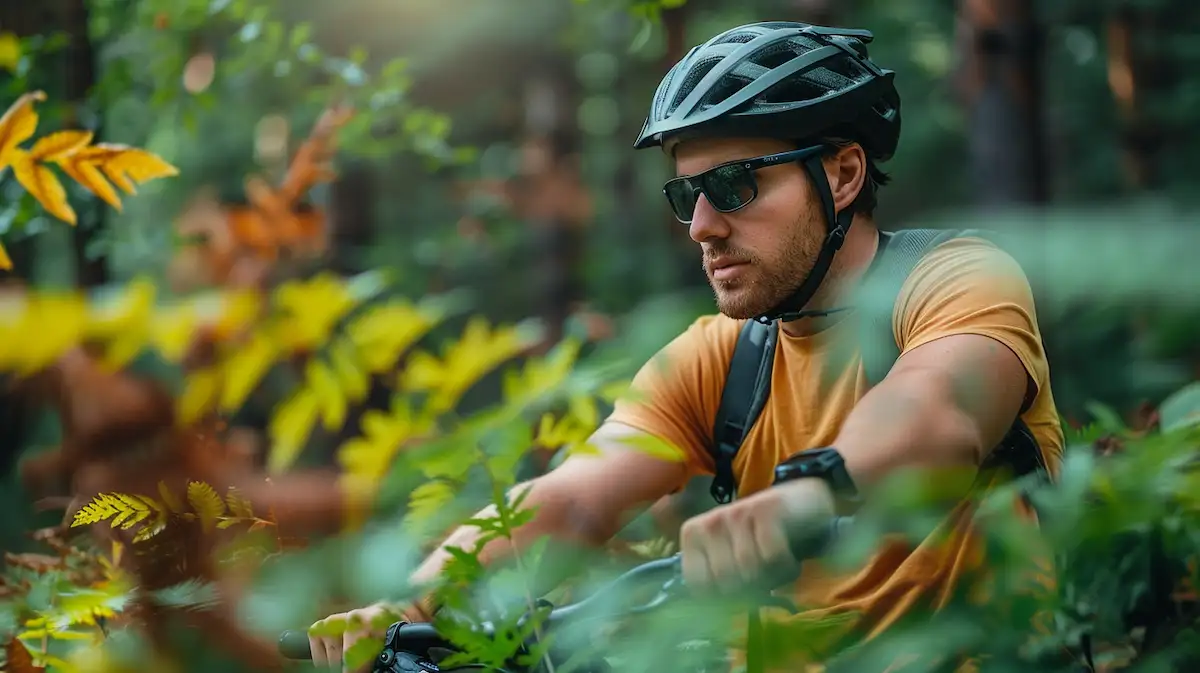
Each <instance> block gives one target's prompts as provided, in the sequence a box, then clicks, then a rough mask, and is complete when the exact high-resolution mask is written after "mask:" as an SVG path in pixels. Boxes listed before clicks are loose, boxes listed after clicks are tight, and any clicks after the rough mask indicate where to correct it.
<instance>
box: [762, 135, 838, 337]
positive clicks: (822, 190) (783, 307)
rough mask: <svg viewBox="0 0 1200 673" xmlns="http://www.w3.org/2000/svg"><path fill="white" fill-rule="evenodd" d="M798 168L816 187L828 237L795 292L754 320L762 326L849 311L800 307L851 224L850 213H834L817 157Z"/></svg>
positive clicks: (808, 298) (821, 278)
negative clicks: (776, 321)
mask: <svg viewBox="0 0 1200 673" xmlns="http://www.w3.org/2000/svg"><path fill="white" fill-rule="evenodd" d="M802 165H803V166H804V170H805V172H807V173H808V176H809V178H810V179H811V180H812V181H813V186H814V187H816V190H817V196H819V197H820V198H821V210H822V211H823V213H824V215H825V229H826V231H827V232H828V233H827V234H826V235H825V242H824V243H823V244H822V245H821V250H820V252H818V253H817V259H816V262H814V263H813V268H812V270H811V271H809V272H808V277H806V278H805V279H804V282H802V283H801V284H800V287H798V288H796V291H795V292H793V293H792V294H791V296H789V297H788V298H787V299H784V300H783V301H782V302H780V303H779V305H778V306H776V307H775V308H773V309H771V310H770V311H768V312H767V313H765V314H763V315H761V316H758V317H757V318H755V320H757V321H758V322H761V323H764V324H770V323H771V322H773V321H775V320H782V321H783V322H789V321H791V320H799V319H801V318H819V317H823V316H827V315H830V314H832V313H838V312H840V311H846V310H848V309H849V307H846V308H832V309H813V310H805V309H804V305H805V304H807V303H808V302H809V301H811V300H812V298H813V295H815V294H816V293H817V290H818V289H820V287H821V283H822V282H824V281H825V276H826V275H827V274H828V273H829V266H830V265H831V264H832V263H833V255H834V254H835V253H836V252H837V251H838V250H840V249H841V247H842V244H843V243H845V242H846V234H847V233H848V232H849V231H850V224H851V223H852V222H853V221H854V213H853V212H851V211H849V210H843V211H842V212H840V213H838V212H836V211H835V210H834V206H833V190H832V189H831V188H830V187H829V179H828V178H827V177H825V167H824V165H823V164H822V163H821V157H820V156H814V157H811V158H809V159H806V160H805V161H804V163H803V164H802Z"/></svg>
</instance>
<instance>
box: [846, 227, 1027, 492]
mask: <svg viewBox="0 0 1200 673" xmlns="http://www.w3.org/2000/svg"><path fill="white" fill-rule="evenodd" d="M880 234H881V238H880V241H879V245H880V249H879V252H878V253H877V254H876V261H875V263H874V264H873V265H872V269H871V271H870V272H869V273H868V276H869V277H868V278H867V279H866V282H864V284H863V285H864V292H863V295H862V297H861V298H860V300H859V306H860V308H861V310H862V311H863V313H862V316H861V318H860V320H861V334H860V336H861V347H862V362H863V370H864V373H865V374H866V378H867V384H868V386H870V387H874V386H875V385H877V384H878V383H879V382H880V381H882V380H883V378H884V377H885V376H887V373H888V371H890V370H891V368H892V365H894V364H895V363H896V360H897V359H898V358H899V357H900V346H899V344H897V343H896V336H895V332H893V330H892V313H893V311H894V307H895V305H896V300H897V299H898V298H899V296H900V290H901V288H902V287H903V286H904V282H905V280H907V279H908V275H909V274H910V273H912V270H913V269H914V268H915V267H916V265H917V263H918V262H919V261H921V258H922V257H924V256H925V255H926V254H927V253H928V252H929V251H930V250H933V249H934V248H936V247H937V246H939V245H941V244H942V243H945V242H946V241H948V240H951V239H954V238H965V237H978V238H984V239H988V240H995V238H996V235H995V233H993V232H989V231H982V230H976V229H958V230H940V229H905V230H901V231H896V232H880ZM999 466H1007V467H1009V468H1010V469H1011V470H1012V471H1013V474H1014V476H1015V477H1022V476H1025V475H1028V474H1034V473H1039V474H1040V475H1041V476H1042V477H1048V476H1049V469H1048V468H1047V466H1046V462H1045V458H1044V457H1043V456H1042V452H1041V450H1040V449H1039V447H1038V443H1037V439H1036V438H1035V437H1034V436H1033V432H1032V431H1031V430H1030V429H1029V427H1028V426H1027V425H1026V424H1025V421H1024V420H1022V419H1021V418H1020V417H1018V418H1017V419H1016V420H1015V421H1014V422H1013V426H1012V428H1011V429H1010V430H1009V431H1008V434H1007V435H1005V437H1004V439H1003V440H1002V441H1001V442H1000V445H999V446H997V447H996V448H995V450H993V451H992V452H991V454H989V455H988V458H987V460H986V461H984V464H983V465H982V466H981V469H987V468H995V467H999Z"/></svg>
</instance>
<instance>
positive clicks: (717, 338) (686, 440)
mask: <svg viewBox="0 0 1200 673" xmlns="http://www.w3.org/2000/svg"><path fill="white" fill-rule="evenodd" d="M739 329H740V323H738V322H737V321H734V320H730V319H728V318H725V317H723V316H705V317H703V318H700V319H698V320H696V322H694V323H692V325H691V326H690V327H689V328H688V329H687V330H685V331H684V332H683V333H682V334H680V335H679V336H677V337H675V339H674V340H672V341H671V343H669V344H667V345H666V346H665V347H663V349H662V350H660V351H659V352H658V354H656V355H655V356H654V357H653V358H652V359H651V360H650V361H649V362H647V363H646V364H645V365H644V366H643V367H642V368H641V370H639V371H638V373H637V375H636V376H635V377H634V379H633V383H632V385H631V386H630V390H629V394H628V395H626V396H624V397H622V398H621V399H619V400H617V402H616V404H615V405H614V407H613V412H612V415H610V416H609V420H611V421H616V422H618V423H623V424H625V425H628V426H630V427H633V428H636V429H638V430H641V431H642V432H645V433H648V434H650V435H652V436H654V437H656V438H658V439H660V440H662V441H665V442H667V443H668V444H670V445H672V446H674V447H675V448H677V449H679V450H680V451H682V452H683V455H684V456H685V460H686V463H687V468H688V478H689V479H690V478H691V477H693V476H696V475H698V474H712V472H713V469H714V466H713V460H712V456H711V455H710V454H709V452H708V446H709V442H710V441H711V439H712V426H713V421H714V419H715V418H716V415H717V407H718V406H719V405H720V401H721V390H722V388H723V386H724V385H725V377H726V375H727V373H728V369H729V361H730V359H731V358H732V357H733V347H734V344H735V343H736V342H737V336H738V331H739Z"/></svg>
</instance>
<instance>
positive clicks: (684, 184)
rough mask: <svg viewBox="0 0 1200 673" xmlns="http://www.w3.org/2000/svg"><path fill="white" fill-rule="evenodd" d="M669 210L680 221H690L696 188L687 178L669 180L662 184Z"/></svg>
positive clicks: (693, 208) (694, 208)
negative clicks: (669, 205)
mask: <svg viewBox="0 0 1200 673" xmlns="http://www.w3.org/2000/svg"><path fill="white" fill-rule="evenodd" d="M663 192H664V193H665V194H666V195H667V202H668V203H670V204H671V210H672V211H674V212H675V217H676V218H678V219H679V220H680V221H681V222H691V221H692V213H693V212H695V210H696V189H695V187H693V186H692V182H691V180H688V179H687V178H682V179H677V180H671V181H670V182H668V183H667V184H666V185H664V186H663Z"/></svg>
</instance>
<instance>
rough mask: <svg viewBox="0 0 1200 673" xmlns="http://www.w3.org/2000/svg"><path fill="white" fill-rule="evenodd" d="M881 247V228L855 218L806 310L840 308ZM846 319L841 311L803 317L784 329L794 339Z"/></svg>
mask: <svg viewBox="0 0 1200 673" xmlns="http://www.w3.org/2000/svg"><path fill="white" fill-rule="evenodd" d="M878 247H879V229H878V228H876V226H875V222H874V221H873V220H872V219H871V218H869V217H865V216H863V215H855V216H854V222H853V223H852V224H851V225H850V231H849V232H848V233H847V234H846V241H845V242H844V243H842V248H841V250H838V252H837V254H836V255H834V257H833V263H832V264H830V265H829V273H827V274H826V275H825V280H824V281H823V282H822V283H821V288H820V289H819V290H817V294H816V295H814V296H813V298H812V301H810V302H809V303H808V307H807V308H810V309H813V310H820V309H832V308H837V307H838V306H840V304H839V300H840V299H842V298H844V297H845V296H846V295H847V293H846V291H845V290H846V289H847V288H849V287H851V286H853V284H854V283H856V282H858V280H859V279H860V278H862V275H863V274H864V273H865V272H866V270H867V268H869V267H870V266H871V262H872V261H873V260H874V259H875V252H876V250H877V249H878ZM844 317H845V314H844V313H842V312H839V313H833V314H831V315H827V316H822V317H815V318H801V319H799V320H792V321H790V322H785V323H783V324H782V327H783V331H784V332H786V333H787V334H789V335H791V336H797V337H803V336H811V335H813V334H816V333H818V332H821V331H823V330H825V329H827V328H829V327H831V326H832V325H834V324H836V323H837V322H838V321H840V320H842V318H844Z"/></svg>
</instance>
